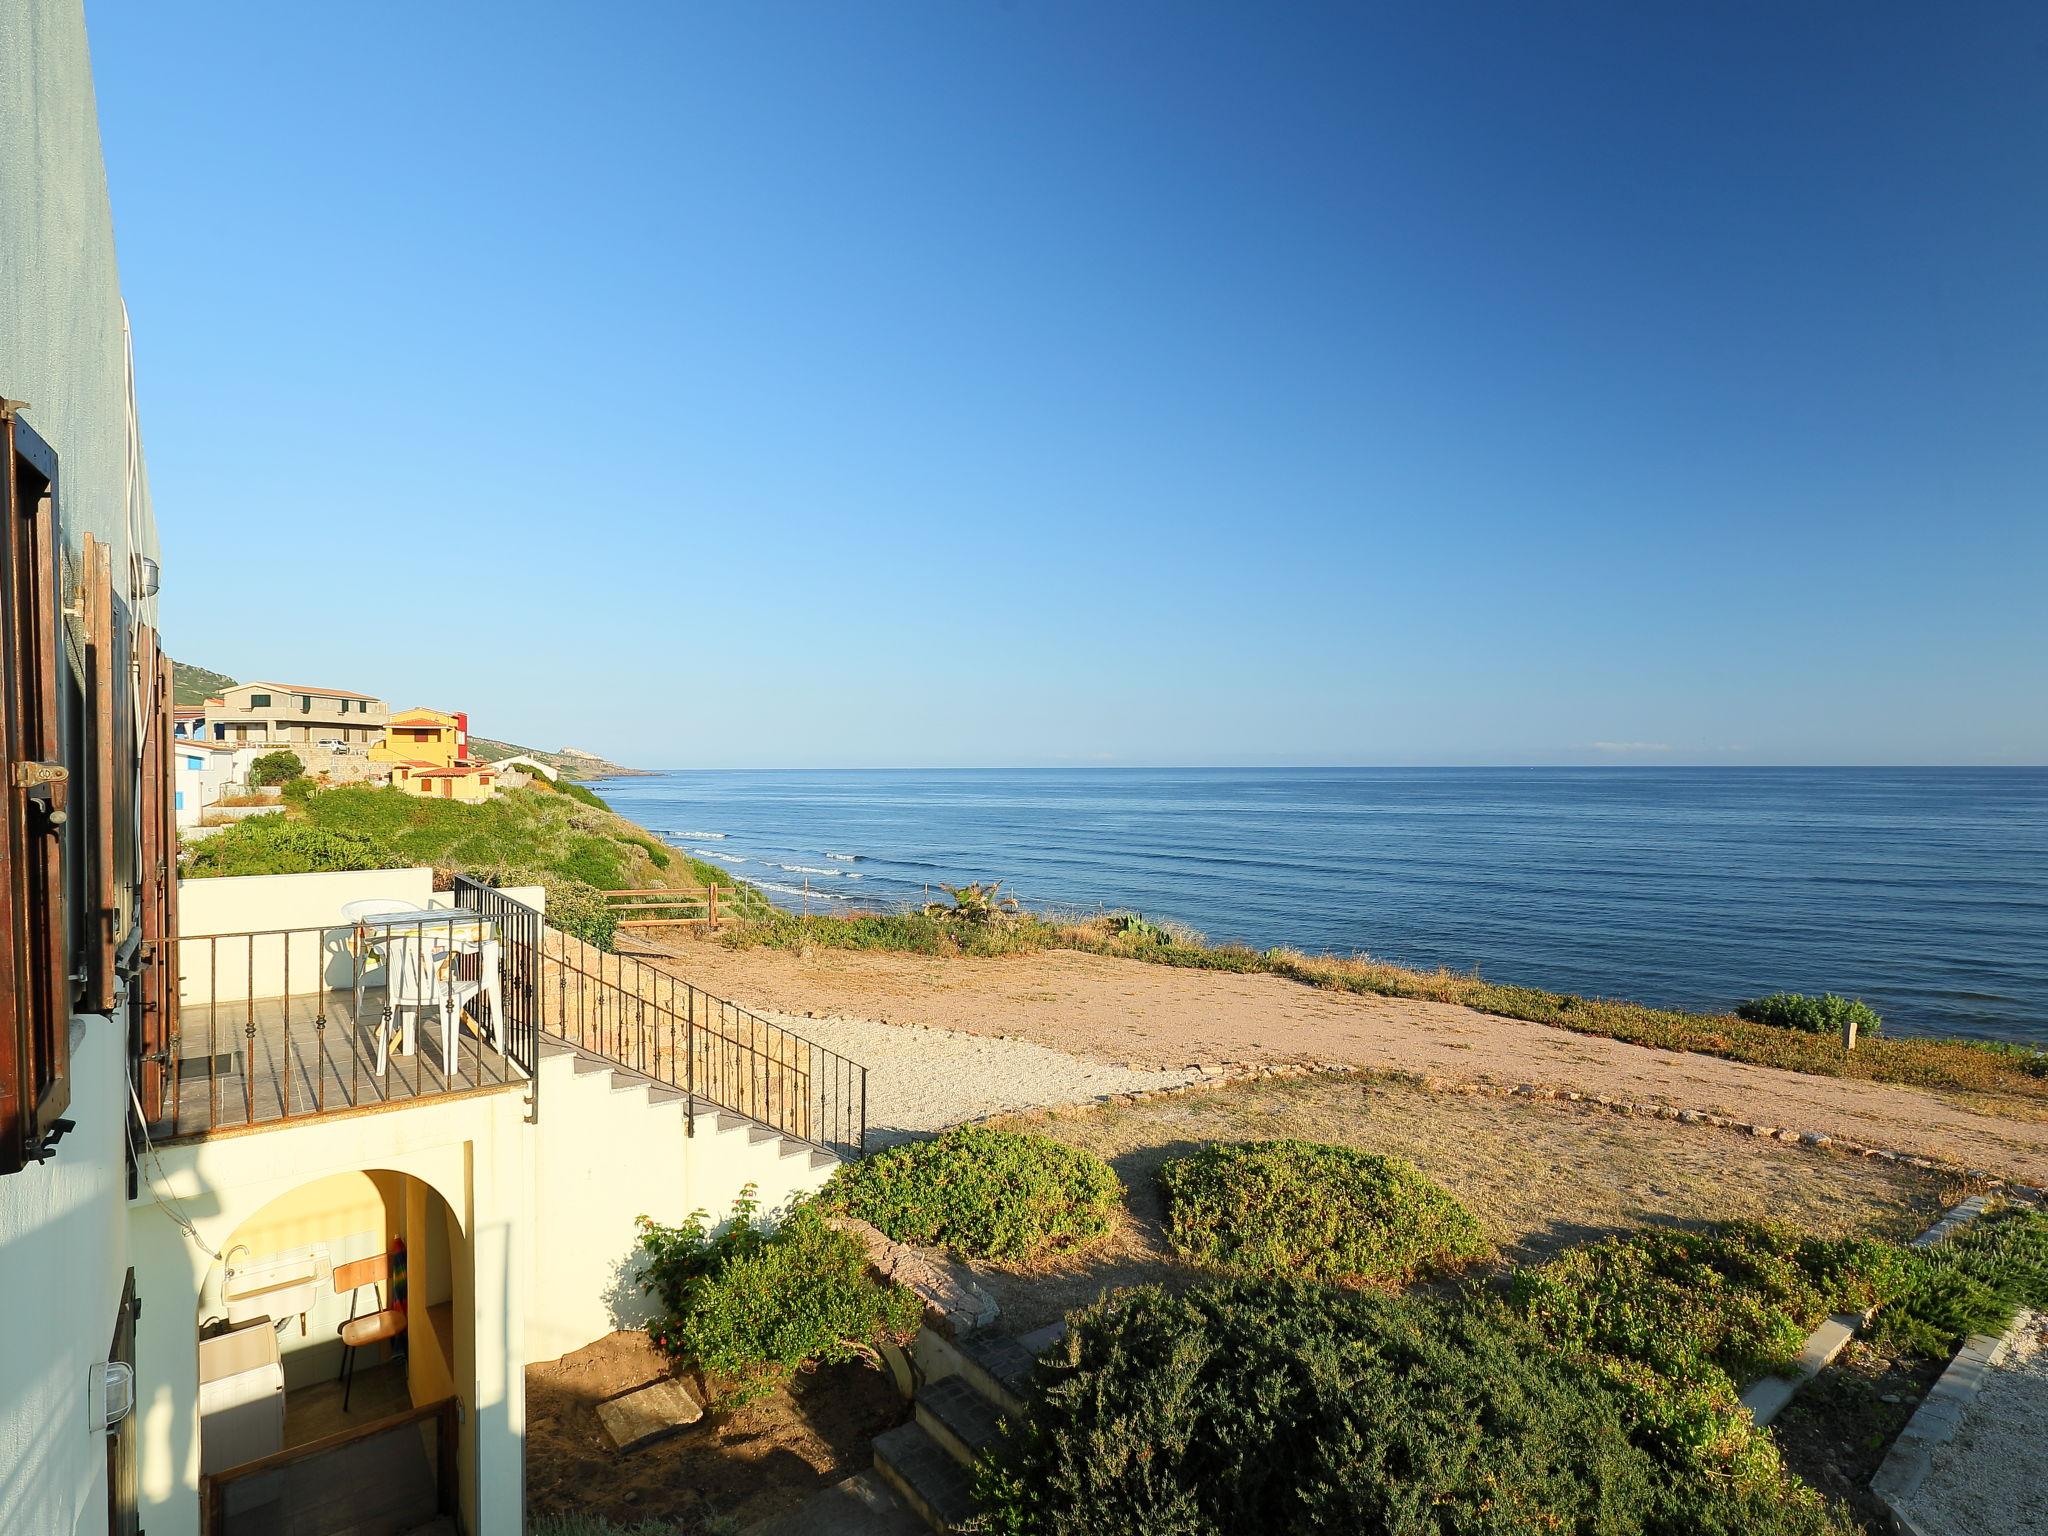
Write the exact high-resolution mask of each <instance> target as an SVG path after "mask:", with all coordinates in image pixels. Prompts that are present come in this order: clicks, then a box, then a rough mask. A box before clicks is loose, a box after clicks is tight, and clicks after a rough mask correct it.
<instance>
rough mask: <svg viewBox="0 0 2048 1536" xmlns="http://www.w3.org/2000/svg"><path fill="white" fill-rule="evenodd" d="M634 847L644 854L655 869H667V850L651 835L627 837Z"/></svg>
mask: <svg viewBox="0 0 2048 1536" xmlns="http://www.w3.org/2000/svg"><path fill="white" fill-rule="evenodd" d="M626 841H627V842H629V843H631V844H632V845H633V846H634V847H635V848H638V849H639V850H640V851H641V852H642V853H644V854H646V855H647V857H648V859H649V860H651V861H652V862H653V864H654V867H655V868H656V869H667V868H668V862H669V852H668V850H667V849H666V848H664V847H662V846H661V844H659V843H657V842H656V841H655V840H654V839H653V838H651V837H629V838H627V839H626Z"/></svg>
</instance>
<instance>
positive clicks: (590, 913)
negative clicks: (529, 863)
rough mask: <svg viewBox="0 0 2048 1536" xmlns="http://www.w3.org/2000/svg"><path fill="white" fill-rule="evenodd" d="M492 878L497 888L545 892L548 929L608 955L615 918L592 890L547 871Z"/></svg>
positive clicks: (517, 871) (523, 871) (616, 928)
mask: <svg viewBox="0 0 2048 1536" xmlns="http://www.w3.org/2000/svg"><path fill="white" fill-rule="evenodd" d="M494 878H495V879H496V881H497V883H498V884H499V885H537V886H539V887H540V888H541V889H542V890H544V891H546V892H547V901H546V904H545V905H546V916H547V925H548V926H549V927H550V928H555V929H559V930H560V931H561V932H563V933H566V934H568V935H569V936H570V937H571V938H576V939H581V940H582V941H583V942H584V943H586V944H590V945H593V946H595V947H596V948H598V949H602V950H605V951H607V952H609V951H610V949H611V947H612V941H613V940H614V939H616V938H617V937H618V932H619V919H618V914H617V913H615V912H614V911H613V910H612V908H611V905H610V904H609V903H608V902H607V901H606V900H605V899H604V892H602V891H600V890H598V889H596V888H595V887H593V886H588V885H585V884H583V882H582V881H580V880H571V879H568V878H567V877H566V876H563V875H558V874H556V873H555V872H554V871H553V870H546V869H514V870H503V871H500V872H499V873H498V874H497V875H496V876H495V877H494Z"/></svg>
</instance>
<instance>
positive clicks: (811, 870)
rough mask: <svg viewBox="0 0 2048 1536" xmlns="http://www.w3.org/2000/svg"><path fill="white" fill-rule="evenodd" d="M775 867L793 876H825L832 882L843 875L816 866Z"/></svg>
mask: <svg viewBox="0 0 2048 1536" xmlns="http://www.w3.org/2000/svg"><path fill="white" fill-rule="evenodd" d="M775 867H776V868H777V869H779V870H782V871H784V872H786V873H788V874H792V875H824V876H825V877H826V878H827V879H831V880H837V879H838V878H839V876H840V873H841V871H839V870H836V869H820V868H818V866H817V865H815V864H778V865H776V866H775Z"/></svg>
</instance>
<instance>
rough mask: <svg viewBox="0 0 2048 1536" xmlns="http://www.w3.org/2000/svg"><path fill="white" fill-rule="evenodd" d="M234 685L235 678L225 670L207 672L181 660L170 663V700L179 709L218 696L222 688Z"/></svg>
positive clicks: (192, 706) (193, 705)
mask: <svg viewBox="0 0 2048 1536" xmlns="http://www.w3.org/2000/svg"><path fill="white" fill-rule="evenodd" d="M234 686H235V680H234V679H233V678H232V677H229V676H228V675H227V673H225V672H209V671H207V670H206V668H204V667H192V666H187V665H186V664H185V663H184V662H182V661H174V662H172V663H171V702H172V703H173V704H175V705H177V706H178V707H179V708H180V709H187V708H197V707H198V706H199V705H201V704H204V703H205V702H206V701H207V700H208V699H212V698H218V697H219V696H220V691H221V690H222V689H223V688H232V687H234Z"/></svg>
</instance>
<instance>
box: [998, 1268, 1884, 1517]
mask: <svg viewBox="0 0 2048 1536" xmlns="http://www.w3.org/2000/svg"><path fill="white" fill-rule="evenodd" d="M1725 1423H1726V1435H1727V1436H1728V1437H1730V1438H1731V1439H1732V1442H1733V1444H1732V1446H1731V1447H1729V1448H1728V1449H1730V1450H1732V1453H1733V1454H1731V1455H1726V1456H1723V1457H1722V1458H1720V1459H1719V1460H1717V1461H1716V1462H1714V1463H1713V1464H1712V1466H1711V1469H1709V1468H1708V1467H1704V1466H1702V1465H1701V1464H1699V1463H1698V1462H1696V1461H1694V1460H1692V1459H1688V1458H1685V1457H1681V1456H1673V1455H1670V1454H1667V1453H1666V1452H1665V1451H1664V1450H1663V1449H1662V1447H1661V1445H1660V1444H1659V1443H1658V1442H1657V1440H1656V1438H1655V1436H1654V1435H1653V1434H1651V1433H1650V1432H1649V1430H1648V1429H1647V1428H1646V1426H1645V1425H1644V1424H1643V1422H1642V1421H1641V1420H1640V1419H1639V1417H1638V1416H1637V1398H1636V1396H1635V1395H1634V1394H1633V1393H1632V1392H1631V1391H1630V1390H1628V1388H1627V1387H1626V1386H1625V1385H1623V1384H1622V1383H1619V1382H1617V1381H1616V1380H1615V1379H1614V1378H1613V1377H1612V1376H1611V1375H1610V1374H1608V1373H1606V1372H1603V1371H1600V1370H1598V1369H1596V1368H1594V1367H1592V1366H1591V1365H1589V1364H1588V1363H1586V1362H1584V1361H1582V1360H1578V1359H1574V1358H1572V1357H1570V1356H1567V1355H1565V1354H1562V1353H1560V1352H1558V1351H1556V1350H1553V1349H1550V1348H1547V1347H1545V1345H1544V1343H1543V1341H1542V1340H1541V1339H1540V1338H1539V1337H1538V1336H1537V1335H1536V1334H1535V1332H1534V1331H1533V1330H1532V1329H1531V1328H1530V1326H1529V1325H1528V1324H1527V1323H1526V1322H1523V1321H1521V1320H1519V1319H1517V1318H1515V1317H1514V1316H1512V1315H1511V1314H1509V1313H1508V1312H1507V1311H1506V1310H1505V1309H1503V1308H1500V1307H1498V1306H1496V1305H1491V1304H1487V1303H1484V1302H1480V1301H1476V1300H1470V1299H1468V1300H1464V1301H1459V1302H1450V1303H1446V1302H1436V1301H1428V1300H1424V1299H1421V1298H1417V1297H1399V1296H1380V1295H1372V1294H1364V1293H1357V1292H1347V1291H1342V1290H1336V1291H1333V1290H1328V1289H1322V1288H1316V1287H1309V1286H1303V1285H1300V1284H1298V1283H1294V1282H1279V1281H1248V1282H1247V1281H1240V1282H1232V1283H1228V1284H1222V1285H1211V1286H1202V1287H1197V1288H1196V1289H1194V1290H1192V1291H1189V1292H1187V1293H1185V1294H1183V1295H1179V1296H1173V1295H1168V1294H1167V1293H1166V1292H1164V1291H1163V1290H1161V1289H1158V1288H1156V1287H1141V1288H1138V1289H1135V1290H1129V1291H1123V1292H1120V1293H1117V1294H1115V1295H1113V1296H1111V1297H1109V1298H1108V1299H1106V1300H1104V1301H1101V1302H1098V1303H1097V1304H1096V1305H1094V1306H1092V1307H1089V1308H1086V1309H1084V1310H1082V1311H1080V1312H1077V1313H1075V1314H1073V1316H1072V1317H1071V1318H1070V1319H1069V1321H1068V1334H1067V1337H1066V1339H1065V1341H1064V1342H1063V1344H1062V1345H1061V1346H1060V1347H1059V1349H1058V1350H1057V1352H1056V1353H1055V1354H1053V1355H1050V1356H1048V1357H1046V1358H1045V1359H1044V1360H1042V1361H1041V1362H1040V1365H1039V1367H1038V1373H1037V1376H1036V1378H1035V1382H1034V1390H1033V1391H1032V1393H1031V1395H1030V1398H1029V1401H1028V1405H1027V1409H1026V1413H1025V1415H1024V1418H1023V1420H1022V1422H1021V1423H1013V1424H1011V1425H1010V1426H1008V1428H1007V1430H1006V1432H1005V1434H1004V1436H1003V1437H1002V1438H1001V1439H1000V1440H998V1442H997V1443H996V1446H995V1447H994V1449H993V1451H992V1452H991V1454H990V1456H989V1457H988V1458H987V1460H986V1461H985V1462H984V1464H983V1466H982V1468H981V1470H980V1473H979V1475H978V1479H977V1491H978V1492H979V1494H980V1495H981V1497H982V1500H983V1503H984V1507H985V1509H986V1510H987V1512H988V1522H989V1527H990V1528H991V1529H993V1530H996V1531H1001V1532H1007V1533H1011V1536H1024V1533H1026V1532H1029V1533H1033V1536H1096V1533H1099V1532H1105V1531H1144V1532H1148V1533H1151V1532H1162V1533H1171V1536H1211V1533H1217V1536H1220V1533H1223V1532H1232V1533H1235V1532H1239V1531H1287V1532H1292V1531H1356V1532H1399V1533H1402V1536H1441V1533H1452V1532H1474V1533H1477V1532H1499V1533H1505V1532H1518V1531H1539V1530H1541V1531H1576V1532H1582V1533H1589V1536H1590V1533H1604V1536H1622V1533H1624V1532H1637V1531H1644V1532H1651V1533H1655V1536H1678V1533H1681V1532H1683V1533H1687V1536H1692V1533H1697V1532H1718V1533H1728V1536H1733V1533H1735V1532H1738V1531H1740V1532H1745V1533H1754V1536H1789V1533H1802V1536H1805V1533H1812V1536H1820V1533H1828V1532H1839V1531H1842V1530H1844V1529H1845V1527H1844V1526H1843V1525H1842V1524H1841V1523H1840V1522H1838V1521H1837V1520H1836V1519H1835V1518H1834V1517H1832V1516H1831V1515H1830V1514H1829V1512H1828V1511H1827V1510H1826V1508H1825V1507H1824V1506H1823V1505H1822V1503H1821V1501H1820V1500H1819V1498H1818V1497H1817V1496H1816V1495H1814V1494H1813V1493H1812V1492H1811V1490H1809V1489H1807V1488H1805V1487H1804V1486H1803V1485H1801V1484H1799V1483H1798V1482H1797V1481H1795V1480H1794V1479H1792V1478H1790V1477H1788V1476H1787V1475H1786V1474H1785V1473H1784V1471H1783V1469H1782V1467H1781V1466H1780V1465H1779V1463H1778V1460H1777V1455H1776V1452H1775V1450H1774V1449H1773V1448H1772V1446H1771V1443H1770V1441H1769V1439H1768V1438H1767V1437H1766V1436H1764V1435H1763V1434H1761V1433H1760V1432H1758V1431H1757V1430H1756V1429H1755V1428H1754V1426H1753V1425H1751V1424H1750V1423H1749V1421H1748V1419H1747V1416H1746V1415H1743V1414H1741V1413H1740V1412H1739V1410H1738V1411H1736V1412H1735V1413H1733V1414H1730V1415H1729V1416H1727V1418H1726V1420H1725Z"/></svg>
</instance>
